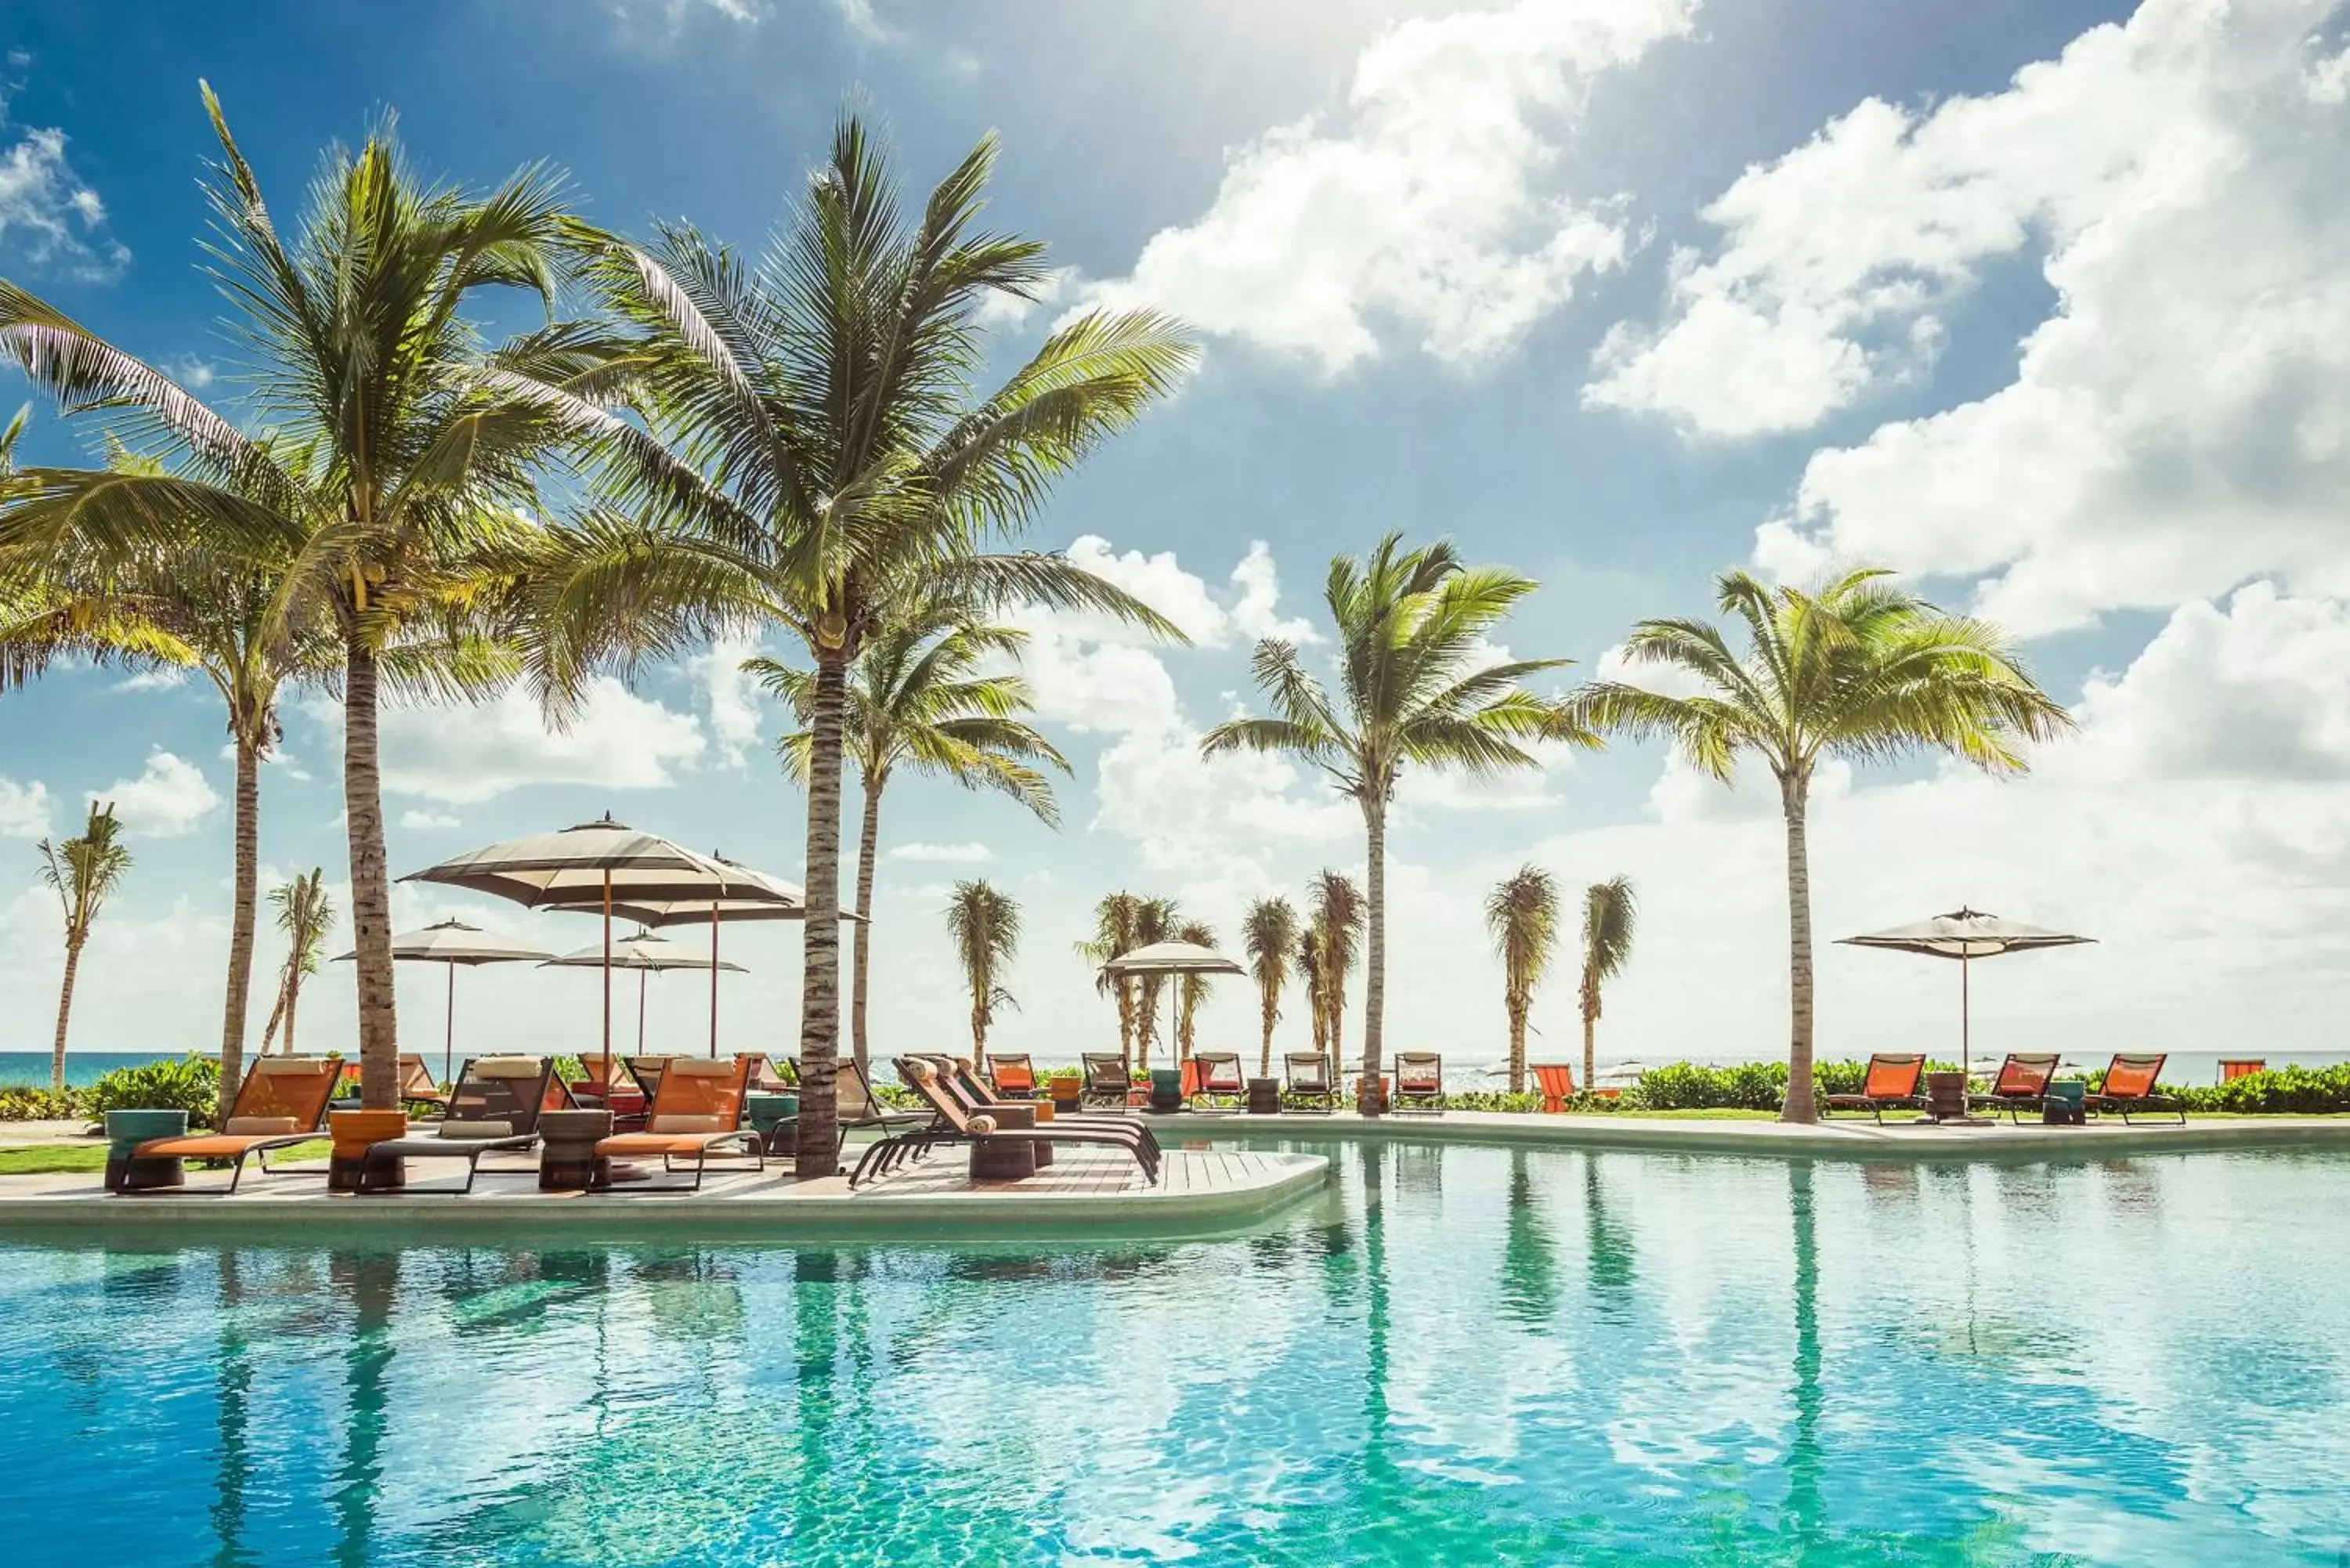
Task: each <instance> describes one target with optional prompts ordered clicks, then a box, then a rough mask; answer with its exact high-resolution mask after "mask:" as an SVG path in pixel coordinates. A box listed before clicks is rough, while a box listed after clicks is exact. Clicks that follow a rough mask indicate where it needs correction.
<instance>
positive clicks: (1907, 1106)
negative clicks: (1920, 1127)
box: [1826, 1053, 1926, 1122]
mask: <svg viewBox="0 0 2350 1568" xmlns="http://www.w3.org/2000/svg"><path fill="white" fill-rule="evenodd" d="M1925 1076H1926V1058H1925V1057H1924V1056H1922V1055H1918V1054H1898V1055H1894V1054H1883V1053H1880V1054H1877V1055H1874V1056H1871V1057H1870V1058H1869V1059H1868V1075H1867V1076H1866V1077H1865V1078H1863V1079H1862V1080H1861V1084H1860V1093H1858V1094H1856V1095H1830V1096H1827V1097H1826V1105H1827V1108H1828V1113H1829V1114H1831V1115H1833V1114H1834V1113H1835V1112H1837V1111H1866V1112H1867V1113H1868V1114H1869V1115H1870V1116H1874V1117H1876V1118H1877V1120H1878V1121H1879V1122H1882V1121H1884V1120H1885V1113H1886V1112H1887V1111H1892V1110H1917V1111H1922V1110H1924V1109H1925V1108H1926V1096H1924V1095H1922V1094H1920V1093H1918V1085H1920V1084H1921V1083H1923V1082H1924V1080H1925Z"/></svg>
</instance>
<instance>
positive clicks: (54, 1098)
mask: <svg viewBox="0 0 2350 1568" xmlns="http://www.w3.org/2000/svg"><path fill="white" fill-rule="evenodd" d="M87 1101H88V1096H85V1095H84V1094H83V1093H82V1091H81V1090H79V1089H49V1088H35V1087H33V1086H32V1085H22V1084H11V1085H7V1086H5V1087H0V1122H64V1121H71V1120H72V1119H73V1118H74V1117H76V1116H88V1114H89V1113H88V1110H86V1109H85V1108H84V1106H85V1105H86V1104H87Z"/></svg>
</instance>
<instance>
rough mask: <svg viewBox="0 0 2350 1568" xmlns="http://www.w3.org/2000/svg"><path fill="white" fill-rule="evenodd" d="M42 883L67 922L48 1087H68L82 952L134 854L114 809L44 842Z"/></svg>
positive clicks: (102, 808) (95, 811)
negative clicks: (71, 833) (72, 833)
mask: <svg viewBox="0 0 2350 1568" xmlns="http://www.w3.org/2000/svg"><path fill="white" fill-rule="evenodd" d="M37 849H38V852H39V854H40V857H41V880H42V881H43V882H45V883H47V885H48V888H49V890H50V891H51V892H53V893H55V894H57V907H58V909H61V910H62V911H63V912H64V914H65V918H66V974H65V981H64V983H63V984H61V985H60V986H59V987H58V988H57V1040H56V1042H55V1044H52V1045H51V1046H50V1047H49V1087H50V1088H52V1089H54V1090H57V1091H58V1092H59V1093H62V1092H64V1089H65V1086H66V1025H67V1023H68V1022H69V1021H70V1020H71V1019H72V1017H73V995H74V977H75V975H76V974H77V973H78V971H80V969H81V950H82V948H83V946H84V944H86V943H87V942H88V940H89V928H90V925H91V923H92V922H93V921H95V920H96V919H98V912H99V909H103V908H104V907H105V905H106V900H107V898H108V897H109V895H111V894H112V893H113V891H114V889H115V888H117V887H119V886H120V884H121V881H122V876H123V873H124V872H126V871H128V870H130V850H129V849H127V848H125V847H124V846H123V844H122V828H121V825H120V823H118V822H116V821H115V820H114V807H113V806H112V805H99V804H98V802H96V801H92V802H90V803H89V817H88V821H87V822H85V823H84V824H83V826H82V830H81V833H80V834H79V835H78V836H76V837H73V838H68V839H67V840H65V841H64V842H63V843H60V844H52V843H50V842H49V841H48V840H47V839H46V838H44V839H42V840H41V842H40V844H39V845H38V846H37Z"/></svg>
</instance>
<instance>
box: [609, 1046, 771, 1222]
mask: <svg viewBox="0 0 2350 1568" xmlns="http://www.w3.org/2000/svg"><path fill="white" fill-rule="evenodd" d="M758 1062H759V1058H757V1057H754V1056H738V1057H736V1058H735V1059H734V1060H733V1061H731V1062H724V1061H712V1060H710V1059H707V1058H704V1057H700V1056H677V1057H672V1058H671V1060H670V1063H669V1064H668V1066H666V1067H665V1068H663V1069H662V1071H661V1075H660V1089H658V1090H657V1091H655V1093H654V1095H653V1103H652V1105H651V1106H650V1108H649V1109H648V1110H647V1112H646V1114H645V1130H644V1131H642V1132H630V1133H619V1134H616V1135H615V1136H613V1137H608V1138H605V1139H603V1140H602V1141H601V1142H599V1143H598V1144H597V1145H596V1158H598V1160H599V1161H600V1160H608V1159H650V1158H653V1157H654V1156H655V1155H659V1156H660V1161H661V1168H662V1169H664V1170H667V1171H671V1172H674V1171H675V1170H676V1169H677V1168H678V1165H677V1162H678V1161H679V1160H681V1159H686V1158H691V1160H692V1161H693V1181H692V1183H691V1185H688V1184H685V1183H682V1182H670V1183H667V1184H665V1185H662V1186H659V1187H630V1188H628V1189H625V1190H627V1191H629V1192H698V1191H700V1190H701V1189H702V1172H703V1170H704V1169H705V1168H707V1167H708V1166H709V1163H710V1154H711V1151H712V1149H723V1148H725V1147H728V1146H729V1145H733V1146H736V1147H739V1148H740V1149H741V1151H742V1152H743V1153H745V1154H748V1155H749V1156H750V1157H751V1158H753V1159H754V1160H756V1161H757V1162H758V1168H759V1169H761V1170H764V1169H766V1168H767V1157H766V1151H765V1148H764V1146H763V1145H762V1144H761V1143H760V1142H759V1135H758V1130H757V1129H756V1128H754V1127H744V1126H743V1125H742V1124H743V1094H744V1092H745V1091H746V1090H747V1089H748V1087H749V1086H750V1082H751V1073H752V1070H753V1069H754V1067H755V1066H756V1065H757V1064H758ZM620 1190H624V1189H619V1188H616V1187H614V1186H613V1185H612V1184H611V1182H610V1181H609V1179H606V1180H604V1181H603V1182H602V1184H601V1185H600V1186H599V1187H598V1191H605V1192H616V1191H620Z"/></svg>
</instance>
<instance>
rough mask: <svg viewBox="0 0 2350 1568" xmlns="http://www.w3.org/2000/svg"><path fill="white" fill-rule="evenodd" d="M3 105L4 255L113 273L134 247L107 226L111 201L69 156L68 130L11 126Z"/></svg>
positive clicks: (92, 275)
mask: <svg viewBox="0 0 2350 1568" xmlns="http://www.w3.org/2000/svg"><path fill="white" fill-rule="evenodd" d="M6 107H7V106H6V104H5V101H0V260H6V261H11V262H14V263H16V264H17V265H22V266H26V267H29V268H32V269H35V270H43V269H51V268H54V269H57V270H60V271H63V272H66V273H68V274H69V275H72V276H75V277H78V278H82V279H85V280H101V279H105V278H110V277H113V276H115V275H117V274H119V273H120V272H121V271H122V269H123V268H124V267H126V266H128V265H130V250H129V248H128V247H126V246H125V245H123V244H122V243H121V242H120V241H119V240H117V239H115V238H114V237H113V236H112V235H111V234H109V233H108V232H107V227H106V203H105V202H103V201H101V200H100V199H99V194H98V192H96V191H93V190H91V189H90V188H89V186H88V185H87V184H86V183H84V182H82V180H81V178H80V177H79V176H78V175H77V174H76V173H75V172H74V170H73V165H72V163H71V162H70V161H68V159H67V158H66V134H65V132H64V131H62V130H58V129H57V128H56V127H54V126H11V125H10V124H8V121H7V115H6Z"/></svg>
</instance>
